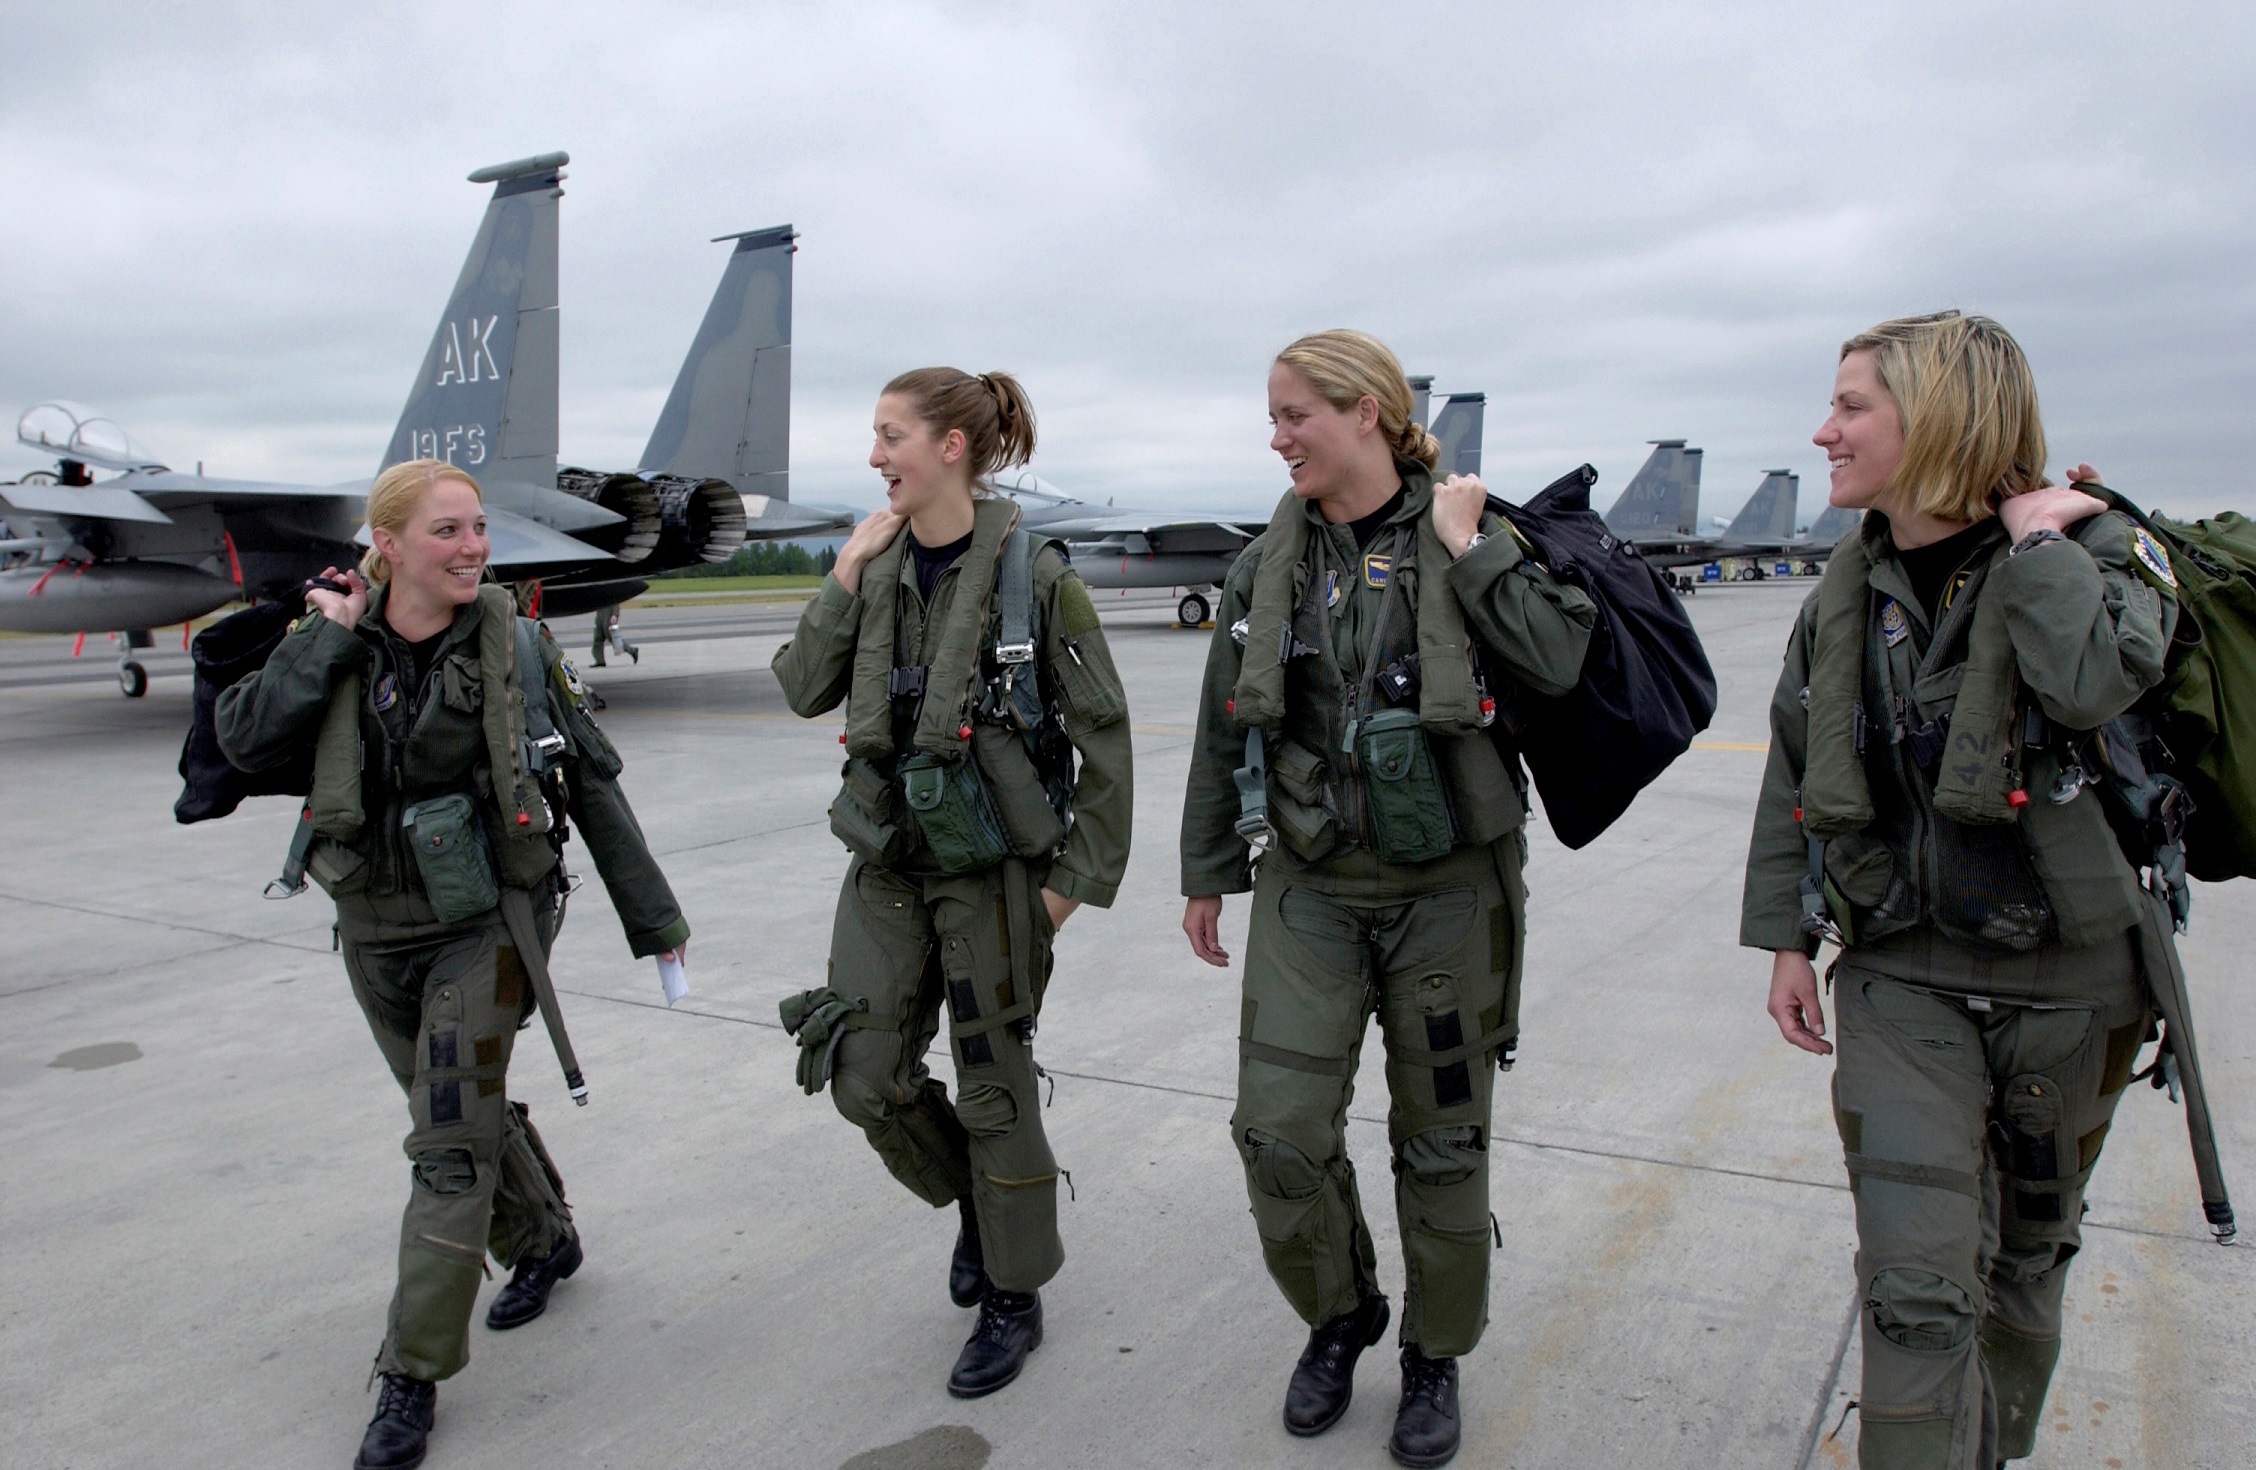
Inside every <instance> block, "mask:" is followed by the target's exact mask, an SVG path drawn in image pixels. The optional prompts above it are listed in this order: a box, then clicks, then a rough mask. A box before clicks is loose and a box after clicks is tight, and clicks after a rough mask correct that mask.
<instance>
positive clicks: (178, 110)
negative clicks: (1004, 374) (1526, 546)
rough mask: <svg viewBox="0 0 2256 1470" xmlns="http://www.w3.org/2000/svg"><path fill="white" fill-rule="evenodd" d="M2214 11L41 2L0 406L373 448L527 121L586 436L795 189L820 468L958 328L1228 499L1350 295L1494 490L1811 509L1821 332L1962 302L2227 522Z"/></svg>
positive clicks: (15, 173)
mask: <svg viewBox="0 0 2256 1470" xmlns="http://www.w3.org/2000/svg"><path fill="white" fill-rule="evenodd" d="M2221 14H2223V13H2222V12H2219V11H2217V10H2216V9H2214V8H2213V7H2207V8H2196V7H2192V6H2180V5H2167V4H2166V5H2157V6H2145V7H2140V8H2137V9H2136V10H2125V9H2123V8H2121V7H2112V6H2102V5H2095V4H2072V5H2061V6H2053V7H2046V8H2044V9H2043V10H2041V11H2039V10H2037V9H2035V8H2032V7H2025V6H2005V5H1965V4H1957V5H1948V6H1945V5H1920V6H1904V7H1895V8H1886V7H1880V8H1874V7H1866V8H1863V9H1860V10H1857V11H1854V12H1841V13H1835V12H1834V11H1833V10H1832V9H1831V8H1819V7H1810V6H1801V5H1788V4H1778V5H1747V6H1736V7H1731V8H1729V9H1726V10H1723V11H1720V12H1719V11H1716V10H1714V9H1708V8H1697V7H1686V6H1664V5H1616V6H1603V7H1580V8H1576V9H1574V10H1572V11H1571V12H1566V11H1563V10H1560V9H1558V8H1553V7H1534V6H1496V5H1411V6H1400V7H1390V8H1388V9H1386V10H1384V11H1381V10H1379V9H1378V8H1376V7H1367V6H1349V5H1341V4H1328V3H1321V0H1311V3H1308V4H1300V5H1292V6H1284V5H1251V6H1212V5H1202V6H1193V5H1140V6H1134V7H1072V6H1056V5H1051V6H1031V5H1026V6H1021V5H956V6H945V5H931V4H898V3H897V4H877V5H869V6H856V7H833V6H814V5H766V6H756V7H751V6H739V5H727V6H712V7H699V6H691V5H666V4H655V5H644V6H638V7H636V8H634V9H633V10H631V11H627V10H620V9H617V8H614V7H602V6H590V5H573V4H552V5H541V6H534V5H491V6H475V5H447V6H436V5H432V6H398V5H395V6H388V7H386V6H378V7H369V6H366V5H356V6H343V5H331V4H324V3H309V4H305V5H300V6H295V7H290V8H287V9H285V8H281V7H271V8H270V7H262V6H249V5H243V6H238V7H236V8H234V9H232V10H226V11H220V10H217V9H216V8H214V7H195V8H174V9H166V10H162V11H159V10H156V9H154V8H152V7H146V6H120V5H104V4H101V3H90V4H81V5H79V6H75V7H72V8H71V9H70V11H69V12H68V14H67V16H66V14H65V13H64V12H63V11H61V10H60V9H58V8H54V7H49V8H47V10H46V11H45V12H43V13H40V14H35V15H29V16H24V17H20V18H18V21H17V22H13V23H12V24H14V25H15V26H16V34H14V35H12V38H11V42H12V44H11V57H10V62H9V69H10V76H9V79H8V84H7V85H6V86H5V87H4V88H0V156H5V157H6V158H8V159H9V160H10V182H11V183H12V184H13V185H14V188H13V189H12V190H11V196H10V206H9V209H8V211H7V212H6V215H5V218H0V278H4V279H5V280H6V282H7V283H8V289H7V291H6V292H5V294H4V296H0V406H4V407H6V408H7V409H8V410H9V411H10V412H13V411H14V409H16V408H19V407H21V406H22V405H26V404H29V403H30V402H33V401H35V400H37V399H39V398H43V397H49V396H67V397H74V398H80V399H85V400H88V401H90V402H93V403H96V404H99V405H101V406H102V407H103V408H105V409H106V410H108V411H109V412H111V413H112V414H114V415H115V416H117V417H118V418H119V419H120V420H121V421H123V422H124V423H126V424H127V425H128V427H130V428H131V429H132V430H133V432H134V433H135V434H136V435H137V436H138V437H140V438H141V439H142V440H144V441H145V442H146V443H147V444H148V445H149V446H150V447H151V448H152V449H154V450H157V451H159V452H161V453H163V454H164V455H165V456H166V457H168V458H169V459H171V460H173V461H174V462H176V463H181V464H185V463H187V462H189V461H191V460H194V459H197V458H202V459H203V460H205V461H206V463H207V467H208V468H210V469H211V470H213V471H214V472H215V473H219V472H224V473H237V474H268V475H274V476H278V477H291V478H305V479H316V480H324V479H341V478H344V477H347V476H350V475H354V474H364V473H366V472H368V470H369V469H371V468H372V467H373V463H374V461H375V458H376V456H377V454H378V452H379V450H380V448H381V446H382V443H383V441H384V437H385V435H386V432H387V431H388V430H389V428H390V426H391V422H392V419H393V417H394V416H395V415H396V413H397V411H398V407H399V403H400V400H401V399H402V397H403V396H404V394H405V391H406V388H407V380H408V378H409V376H410V375H411V373H412V372H413V371H414V365H415V363H416V362H417V361H418V360H419V357H420V354H421V351H422V348H423V345H424V342H425V340H426V338H427V335H428V333H429V331H430V327H431V323H432V321H433V320H434V319H435V317H436V314H437V312H438V310H439V308H440V306H441V304H442V302H443V299H444V297H445V294H446V290H447V287H448V286H449V285H450V284H451V282H452V280H453V276H454V273H455V271H456V269H457V268H458V266H459V264H460V259H461V254H462V252H463V250H464V249H465V248H466V247H467V245H468V243H469V237H470V234H471V231H472V230H473V229H474V227H475V224H476V220H477V216H478V212H479V210H480V209H481V208H482V205H483V198H484V193H485V191H484V190H482V189H476V188H473V187H472V186H470V185H468V184H465V183H463V182H461V177H462V175H463V174H464V173H465V172H467V171H468V170H469V169H470V168H472V167H475V166H477V165H479V164H483V163H488V162H492V161H495V160H498V159H502V158H509V157H515V156H518V155H521V154H525V153H531V152H537V151H540V150H542V149H546V148H553V147H562V148H568V149H570V150H571V151H572V154H573V157H574V165H573V168H572V179H571V182H570V183H569V184H568V185H567V190H568V197H567V199H566V201H565V205H564V210H565V214H564V231H565V235H564V262H563V264H564V302H565V347H564V381H563V412H564V418H563V422H564V448H565V452H566V454H567V456H568V457H570V458H572V459H575V460H578V461H580V462H583V463H599V464H610V465H618V464H626V463H631V461H632V458H633V456H634V455H635V453H636V452H637V451H638V450H639V449H640V447H641V444H642V441H643V439H644V437H645V436H646V435H647V433H648V430H649V426H650V423H651V420H652V419H653V418H654V417H655V415H656V412H657V409H658V405H659V403H660V401H661V400H662V398H663V396H664V393H665V390H666V388H667V386H668V384H669V383H670V381H671V378H672V374H673V370H674V367H675V365H676V363H677V362H678V360H679V356H680V354H681V352H682V351H683V349H684V348H685V347H686V346H687V343H688V339H689V336H690V333H691V332H692V331H693V330H694V328H695V325H696V322H697V319H698V316H699V314H700V313H701V312H702V310H703V305H704V299H705V297H706V295H707V294H708V293H709V291H710V290H711V288H712V285H713V283H714V281H715V280H716V279H717V277H718V274H719V271H720V267H721V263H722V252H721V247H718V246H711V245H707V244H705V243H704V241H705V239H706V237H708V236H711V235H716V234H720V233H722V232H724V231H729V230H737V229H744V228H749V227H753V226H759V225H767V224H773V223H779V222H782V221H784V220H789V221H791V222H793V223H794V224H796V225H797V226H798V227H799V229H800V230H801V232H802V236H803V238H802V240H801V246H802V250H801V254H800V256H799V259H798V300H797V311H796V327H797V332H796V335H797V339H798V345H797V348H796V351H795V367H796V370H797V373H798V379H797V383H796V385H795V386H796V397H795V408H794V414H795V421H794V444H793V478H794V487H795V494H797V495H799V496H800V497H802V498H810V499H848V500H855V501H861V502H865V503H866V502H868V501H869V500H871V499H873V498H874V496H873V493H872V486H871V484H870V476H869V472H868V471H867V469H866V468H864V467H863V466H862V463H861V460H862V455H863V454H864V452H865V450H866V432H867V430H866V425H867V418H868V411H869V404H870V400H871V398H872V396H873V395H874V392H875V389H876V387H877V386H878V385H879V384H880V383H882V382H883V381H884V379H885V378H886V377H888V376H890V375H891V374H892V373H893V372H895V371H898V370H899V369H901V368H903V367H907V366H913V365H916V364H919V363H923V362H929V361H946V362H955V363H958V364H959V365H962V366H965V367H967V368H972V369H981V368H988V367H1007V368H1010V369H1012V370H1014V371H1017V372H1019V373H1021V374H1022V375H1023V376H1024V377H1025V378H1026V380H1027V382H1028V384H1029V386H1030V388H1031V389H1032V391H1033V393H1034V395H1035V400H1036V403H1037V404H1038V406H1039V408H1040V410H1041V414H1042V422H1043V431H1044V450H1043V453H1042V457H1041V461H1040V464H1039V468H1040V470H1041V472H1042V473H1043V474H1044V475H1045V476H1047V477H1048V478H1050V479H1052V480H1055V481H1057V482H1058V483H1060V484H1063V485H1066V486H1068V487H1069V488H1072V489H1073V490H1075V491H1077V492H1078V493H1082V494H1085V495H1089V496H1093V497H1096V498H1103V497H1106V496H1115V497H1117V498H1118V499H1119V500H1120V501H1121V502H1122V503H1124V504H1138V503H1141V504H1157V505H1194V504H1201V503H1204V504H1223V505H1231V506H1242V507H1250V506H1256V505H1260V504H1264V503H1266V501H1267V500H1268V499H1269V498H1270V497H1271V496H1272V495H1273V494H1274V493H1275V492H1276V490H1277V488H1278V485H1279V477H1278V474H1277V472H1276V469H1275V467H1274V460H1273V459H1272V457H1271V456H1270V455H1269V454H1268V451H1267V449H1266V436H1267V429H1266V425H1265V423H1264V414H1263V400H1262V378H1263V372H1264V368H1265V364H1266V361H1267V359H1268V357H1269V355H1270V354H1271V353H1272V352H1274V351H1275V349H1276V348H1277V347H1278V346H1280V345H1281V344H1282V343H1283V342H1284V341H1286V340H1288V339H1289V338H1290V337H1292V336H1293V335H1295V334H1297V333H1299V332H1301V331H1304V330H1308V329H1310V328H1314V327H1319V326H1328V325H1338V324H1352V325H1359V326H1364V327H1366V328H1368V329H1370V330H1373V331H1376V332H1378V333H1379V334H1380V335H1381V336H1383V337H1385V338H1387V339H1388V340H1389V341H1390V342H1392V343H1393V344H1394V346H1395V347H1396V348H1397V349H1398V350H1399V351H1400V352H1401V353H1402V355H1403V357H1404V358H1405V359H1406V361H1407V362H1408V363H1409V364H1410V365H1411V366H1412V367H1413V369H1414V370H1418V371H1427V372H1432V373H1434V374H1436V375H1437V376H1438V377H1439V379H1440V385H1441V386H1442V387H1443V388H1445V389H1447V388H1483V389H1486V390H1487V391H1488V393H1489V395H1490V399H1489V402H1490V416H1489V433H1488V445H1489V455H1488V466H1489V469H1490V478H1491V480H1492V481H1493V482H1495V483H1497V484H1498V485H1499V487H1500V488H1504V489H1506V490H1507V491H1508V492H1512V493H1518V492H1523V491H1525V490H1527V489H1530V488H1533V487H1534V486H1535V485H1538V484H1540V483H1542V482H1543V481H1544V480H1547V479H1549V478H1550V477H1551V476H1552V475H1554V474H1556V473H1558V472H1559V471H1561V470H1564V469H1566V468H1568V467H1571V466H1572V465H1573V464H1575V463H1578V462H1579V461H1581V460H1584V459H1589V460H1592V461H1594V462H1595V463H1596V464H1597V465H1598V466H1599V468H1600V470H1601V471H1602V472H1603V473H1604V475H1605V482H1604V484H1603V485H1602V487H1601V496H1604V495H1605V494H1608V493H1610V488H1609V487H1613V486H1618V485H1619V484H1620V483H1621V482H1622V480H1623V479H1624V478H1625V477H1626V476H1627V474H1628V473H1629V471H1630V470H1632V469H1633V468H1634V467H1635V465H1636V464H1637V462H1638V460H1639V459H1640V458H1641V457H1642V453H1643V448H1642V441H1644V440H1646V439H1650V438H1655V437H1661V436H1678V435H1682V436H1686V437H1689V438H1691V439H1692V440H1693V442H1695V443H1697V444H1701V445H1704V446H1705V447H1706V449H1707V450H1708V456H1707V470H1708V475H1707V486H1708V507H1707V508H1708V510H1709V512H1710V513H1711V514H1721V513H1726V512H1728V511H1729V510H1730V509H1731V508H1732V507H1733V506H1735V505H1736V503H1737V502H1738V501H1739V500H1740V499H1742V498H1743V497H1744V496H1745V494H1746V493H1747V492H1748V491H1750V490H1752V489H1753V488H1754V485H1755V483H1756V480H1757V478H1758V476H1759V474H1760V472H1761V471H1762V470H1765V469H1768V468H1771V467H1774V466H1786V467H1791V468H1794V469H1797V470H1799V471H1801V472H1802V474H1803V476H1804V478H1805V481H1806V482H1807V483H1806V484H1805V487H1804V505H1805V511H1806V512H1810V513H1814V510H1815V508H1816V505H1817V503H1818V501H1819V499H1820V497H1821V495H1822V483H1823V471H1824V463H1823V459H1822V457H1821V456H1820V455H1819V454H1818V453H1817V452H1816V451H1815V449H1814V448H1812V447H1811V446H1810V445H1809V443H1808V435H1809V433H1810V431H1811V429H1812V428H1814V427H1815V424H1816V422H1817V420H1818V419H1819V418H1820V417H1821V416H1822V412H1823V402H1824V398H1825V395H1826V392H1827V389H1828V386H1829V384H1830V379H1831V371H1832V358H1833V354H1834V349H1835V347H1836V345H1837V344H1838V342H1839V341H1840V339H1841V338H1842V337H1843V336H1845V335H1847V334H1848V333H1850V332H1852V331H1854V330H1856V329H1858V328H1860V327H1863V326H1865V325H1868V324H1869V323H1871V322H1872V321H1875V320H1877V319H1879V318H1881V317H1884V316H1890V315H1895V314H1899V313H1901V312H1905V311H1913V310H1925V309H1931V308H1934V307H1938V306H1944V305H1958V306H1963V307H1966V308H1969V309H1976V310H1984V311H1988V312H1990V313H1992V314H1993V315H1996V316H1998V317H1999V318H2000V319H2001V320H2003V321H2004V322H2006V324H2007V325H2008V326H2010V327H2011V328H2013V330H2014V331H2015V332H2016V334H2017V335H2019V336H2020V338H2021V339H2022V341H2023V343H2024V344H2025V345H2026V346H2027V347H2028V349H2029V351H2030V354H2031V356H2032V358H2033V359H2034V360H2035V362H2036V365H2037V369H2038V374H2039V381H2040V384H2041V385H2042V387H2043V390H2044V396H2045V406H2046V415H2047V425H2048V430H2049V433H2050V437H2051V440H2052V443H2053V445H2054V449H2055V454H2056V464H2057V463H2062V462H2066V459H2067V457H2080V458H2088V459H2091V460H2093V461H2095V462H2096V463H2099V464H2100V465H2101V466H2102V467H2103V468H2105V469H2106V470H2108V472H2109V474H2110V475H2111V477H2112V478H2113V479H2114V480H2115V481H2116V482H2117V483H2119V484H2120V485H2122V486H2123V487H2124V488H2126V489H2130V490H2133V491H2134V492H2136V493H2137V494H2139V495H2140V496H2141V498H2143V499H2147V500H2149V501H2153V502H2156V503H2161V504H2165V505H2169V506H2171V507H2174V508H2178V509H2181V510H2197V509H2211V508H2216V507H2220V506H2228V505H2238V506H2240V507H2241V508H2244V509H2256V497H2251V496H2250V495H2249V493H2248V491H2247V490H2246V489H2244V488H2243V487H2244V483H2245V478H2246V474H2245V467H2246V466H2247V465H2248V464H2249V463H2250V461H2251V459H2252V457H2256V453H2252V452H2256V430H2252V429H2251V427H2250V424H2249V419H2248V416H2247V415H2246V413H2245V412H2243V411H2242V407H2241V406H2242V405H2243V404H2244V403H2245V402H2246V401H2248V400H2249V399H2250V397H2251V396H2252V390H2256V355H2252V352H2251V348H2250V345H2249V344H2250V342H2251V340H2252V338H2256V333H2252V331H2251V327H2252V325H2256V290H2252V288H2251V285H2250V280H2249V274H2250V273H2249V265H2248V262H2249V259H2250V252H2249V237H2250V225H2251V223H2252V215H2256V207H2252V199H2251V188H2250V185H2251V166H2250V163H2249V160H2248V153H2247V149H2246V147H2245V143H2244V141H2243V140H2245V139H2246V138H2247V137H2248V136H2250V135H2251V133H2252V132H2256V127H2252V124H2256V118H2252V117H2251V112H2252V111H2256V104H2252V102H2251V98H2250V90H2249V89H2248V88H2247V86H2246V85H2245V82H2244V80H2243V79H2244V78H2245V76H2246V74H2247V71H2248V68H2249V65H2250V62H2251V60H2252V56H2251V52H2252V51H2256V46H2252V45H2251V38H2250V36H2249V34H2248V28H2247V27H2246V25H2245V23H2242V22H2239V21H2237V20H2233V21H2232V22H2231V25H2230V28H2229V29H2228V28H2225V27H2223V26H2220V24H2219V16H2220V15H2221ZM6 455H12V456H13V457H12V458H10V457H6ZM31 463H33V461H32V459H31V457H30V456H29V455H28V454H22V453H16V452H14V451H7V452H6V453H5V455H0V465H5V466H9V467H16V468H22V467H29V466H30V464H31Z"/></svg>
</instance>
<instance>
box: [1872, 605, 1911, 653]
mask: <svg viewBox="0 0 2256 1470" xmlns="http://www.w3.org/2000/svg"><path fill="white" fill-rule="evenodd" d="M1910 635H1911V619H1910V618H1907V617H1905V616H1904V610H1903V604H1902V603H1900V602H1898V601H1896V600H1895V599H1894V598H1893V597H1891V598H1889V599H1888V600H1887V601H1886V602H1885V603H1883V604H1881V607H1880V636H1881V637H1883V638H1885V639H1887V640H1888V646H1889V647H1890V648H1893V647H1895V646H1896V645H1897V644H1899V643H1901V642H1903V641H1904V639H1905V638H1907V637H1909V636H1910Z"/></svg>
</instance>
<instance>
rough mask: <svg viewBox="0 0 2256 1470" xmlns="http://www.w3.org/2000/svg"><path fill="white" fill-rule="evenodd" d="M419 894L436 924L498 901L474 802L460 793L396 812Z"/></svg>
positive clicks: (472, 914)
mask: <svg viewBox="0 0 2256 1470" xmlns="http://www.w3.org/2000/svg"><path fill="white" fill-rule="evenodd" d="M400 825H401V826H402V827H404V828H406V829H407V845H408V847H409V849H410V850H411V851H413V852H414V854H415V870H416V872H417V873H418V874H420V875H421V876H422V879H423V895H424V897H426V898H428V899H429V900H430V901H431V911H432V913H434V914H436V915H437V916H438V919H439V922H440V923H442V924H458V923H460V922H461V921H463V920H464V919H472V918H476V917H477V916H478V915H480V914H482V913H484V912H486V910H488V909H490V908H492V907H493V906H494V905H496V904H498V903H500V902H501V887H500V885H499V884H498V883H496V882H495V881H494V866H493V859H492V858H491V857H489V856H488V855H487V853H486V829H485V823H484V822H482V821H480V820H479V818H478V808H477V804H476V803H475V802H473V801H471V799H470V798H469V797H467V796H465V795H463V794H462V793H461V792H452V793H450V794H448V795H446V796H436V797H433V798H431V799H430V800H429V801H419V802H417V803H415V804H414V805H413V806H411V807H409V808H408V809H407V810H406V811H404V812H402V813H400Z"/></svg>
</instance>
